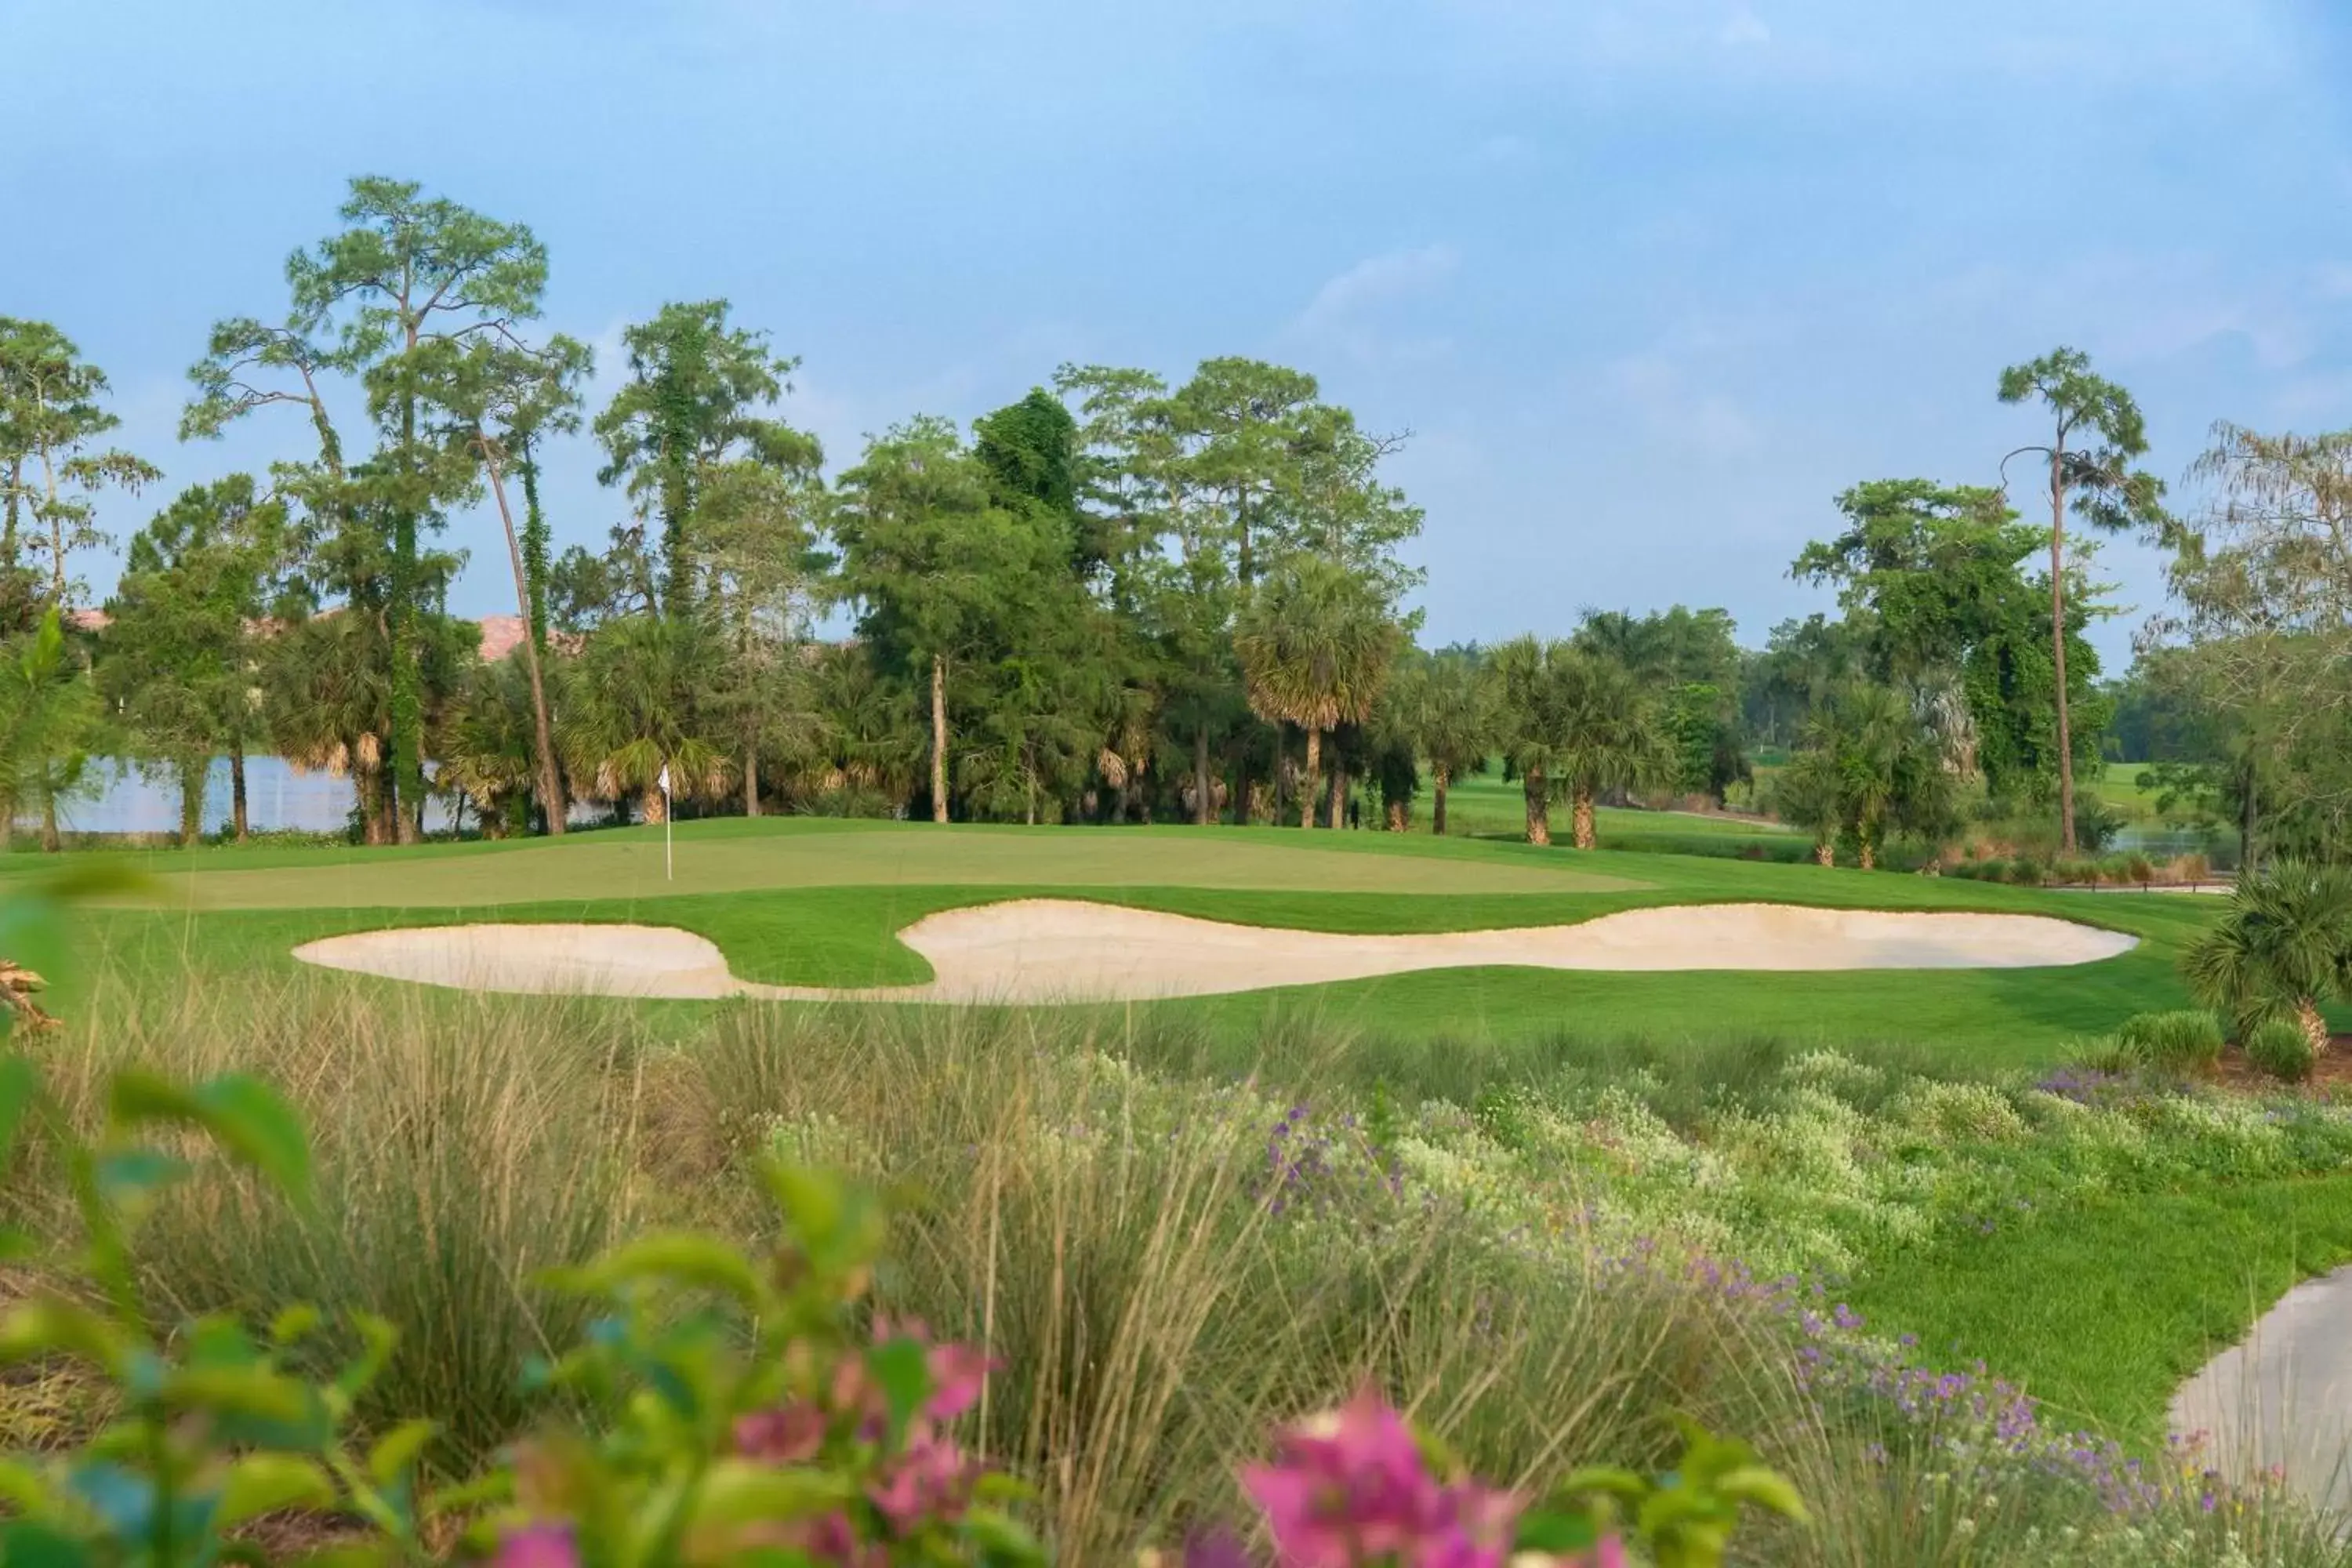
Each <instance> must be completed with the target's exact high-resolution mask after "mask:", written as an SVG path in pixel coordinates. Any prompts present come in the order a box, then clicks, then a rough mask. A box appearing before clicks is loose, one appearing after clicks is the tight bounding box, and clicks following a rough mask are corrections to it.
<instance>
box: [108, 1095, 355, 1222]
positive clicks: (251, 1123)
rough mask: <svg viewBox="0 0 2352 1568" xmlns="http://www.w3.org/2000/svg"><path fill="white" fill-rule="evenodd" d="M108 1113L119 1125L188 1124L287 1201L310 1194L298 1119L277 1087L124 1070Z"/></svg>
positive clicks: (306, 1154)
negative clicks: (191, 1082) (187, 1081)
mask: <svg viewBox="0 0 2352 1568" xmlns="http://www.w3.org/2000/svg"><path fill="white" fill-rule="evenodd" d="M111 1089H112V1092H111V1095H110V1107H109V1109H110V1112H111V1117H112V1120H113V1121H114V1123H115V1125H116V1126H118V1127H133V1126H138V1125H140V1124H142V1123H145V1122H151V1121H163V1122H173V1123H180V1124H184V1125H192V1126H195V1127H200V1128H202V1129H204V1131H206V1132H207V1133H209V1134H211V1135H212V1138H213V1141H214V1142H216V1143H218V1144H219V1145H220V1146H221V1148H222V1149H223V1151H225V1152H226V1153H227V1154H228V1155H229V1157H230V1158H232V1159H234V1160H236V1161H238V1162H240V1163H244V1164H247V1165H250V1166H251V1167H253V1169H255V1170H256V1171H257V1172H259V1173H261V1174H262V1175H263V1176H264V1177H266V1178H267V1179H268V1180H269V1181H270V1182H271V1183H273V1184H275V1185H276V1186H277V1187H278V1190H279V1191H281V1192H283V1193H285V1194H287V1195H289V1197H293V1198H296V1199H304V1198H307V1197H308V1196H309V1195H310V1140H309V1139H308V1138H307V1137H306V1136H305V1135H304V1134H303V1131H302V1121H301V1119H300V1118H299V1117H298V1116H296V1115H295V1114H294V1111H293V1109H292V1108H291V1107H290V1106H289V1105H288V1104H287V1103H286V1101H285V1100H283V1099H282V1098H280V1097H279V1095H278V1091H277V1090H276V1089H271V1088H270V1087H269V1086H268V1084H266V1083H263V1082H262V1081H261V1080H260V1079H257V1078H253V1077H250V1076H248V1075H247V1074H244V1073H225V1074H223V1075H222V1076H220V1077H219V1078H215V1079H206V1080H205V1081H204V1082H203V1083H200V1084H197V1085H195V1086H194V1088H188V1087H184V1086H183V1085H180V1084H176V1083H173V1082H172V1081H171V1080H170V1079H164V1078H161V1077H158V1076H157V1075H155V1074H153V1073H150V1072H143V1071H140V1070H138V1069H135V1068H127V1069H125V1070H123V1071H121V1072H120V1073H117V1074H116V1075H115V1077H114V1080H113V1083H112V1086H111Z"/></svg>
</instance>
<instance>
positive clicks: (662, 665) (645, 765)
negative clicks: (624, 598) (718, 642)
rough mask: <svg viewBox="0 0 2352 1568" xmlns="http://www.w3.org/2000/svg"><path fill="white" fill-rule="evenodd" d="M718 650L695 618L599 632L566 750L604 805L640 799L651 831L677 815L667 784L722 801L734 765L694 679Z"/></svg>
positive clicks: (565, 731)
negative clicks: (711, 726)
mask: <svg viewBox="0 0 2352 1568" xmlns="http://www.w3.org/2000/svg"><path fill="white" fill-rule="evenodd" d="M713 651H714V650H713V649H711V648H710V647H709V638H708V637H706V636H705V635H704V632H703V629H702V624H701V622H700V621H698V620H697V619H695V618H694V617H692V616H680V617H677V618H672V617H669V616H659V615H640V616H623V617H622V618H621V619H619V620H616V621H612V622H609V623H607V624H606V625H605V626H602V627H600V628H598V630H597V631H596V633H595V635H594V636H593V637H590V638H589V639H588V644H587V647H585V648H584V649H583V650H582V653H581V656H580V665H579V673H578V678H577V679H576V681H575V682H574V689H573V692H572V701H571V705H570V707H569V708H568V709H567V710H566V711H565V713H564V716H563V721H562V725H561V726H560V733H559V742H560V744H561V746H562V751H563V754H564V759H565V763H566V765H567V766H568V767H569V768H570V769H571V771H572V776H573V777H574V778H575V779H588V780H591V781H593V783H592V784H591V788H592V790H593V793H594V794H595V795H598V796H600V797H601V798H603V799H605V800H614V801H617V800H621V799H624V798H625V797H626V796H628V795H631V794H632V793H634V794H635V795H636V796H637V803H638V814H639V816H640V817H641V818H642V820H644V821H646V822H661V821H664V820H666V819H667V817H668V815H669V803H668V801H667V799H665V798H664V796H663V794H662V789H661V782H660V781H661V776H662V773H663V772H664V770H665V769H666V770H667V772H668V773H669V783H670V791H671V793H672V794H673V795H680V796H683V797H685V798H687V799H688V800H710V799H715V798H717V797H718V796H719V795H722V794H724V793H725V792H726V791H727V789H728V787H729V785H730V782H731V781H732V780H733V778H734V764H733V762H732V760H731V759H730V755H729V751H730V748H729V746H728V744H727V742H726V741H725V740H724V739H723V737H719V736H716V735H714V734H712V733H707V732H706V731H705V728H704V726H703V724H702V722H701V720H702V715H701V714H700V713H699V712H698V710H697V706H696V702H695V695H696V691H695V684H694V677H695V673H696V672H697V671H698V670H701V669H705V668H709V663H710V656H711V654H712V653H713Z"/></svg>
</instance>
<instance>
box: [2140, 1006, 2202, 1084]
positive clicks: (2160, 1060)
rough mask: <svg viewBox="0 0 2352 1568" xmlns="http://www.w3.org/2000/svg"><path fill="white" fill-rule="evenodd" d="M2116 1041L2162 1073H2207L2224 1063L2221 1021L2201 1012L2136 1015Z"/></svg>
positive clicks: (2187, 1011) (2194, 1009)
mask: <svg viewBox="0 0 2352 1568" xmlns="http://www.w3.org/2000/svg"><path fill="white" fill-rule="evenodd" d="M2116 1038H2117V1039H2118V1040H2120V1041H2121V1042H2122V1043H2123V1045H2124V1047H2126V1049H2127V1050H2129V1051H2130V1052H2131V1053H2132V1054H2133V1055H2134V1056H2135V1057H2137V1058H2138V1060H2140V1061H2141V1062H2143V1063H2145V1064H2146V1065H2147V1066H2148V1067H2152V1068H2157V1069H2158V1071H2161V1072H2175V1073H2190V1072H2205V1071H2209V1070H2210V1069H2211V1068H2212V1066H2213V1064H2214V1063H2215V1062H2218V1061H2220V1060H2221V1044H2222V1035H2221V1020H2220V1019H2219V1018H2216V1017H2215V1016H2213V1015H2212V1014H2210V1013H2208V1012H2206V1011H2205V1010H2203V1009H2202V1008H2198V1007H2184V1008H2181V1009H2179V1010H2178V1011H2176V1012H2170V1013H2135V1014H2133V1015H2132V1016H2130V1017H2128V1018H2126V1019H2125V1020H2124V1021H2123V1024H2122V1026H2121V1027H2119V1028H2117V1029H2116Z"/></svg>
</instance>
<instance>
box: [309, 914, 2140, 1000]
mask: <svg viewBox="0 0 2352 1568" xmlns="http://www.w3.org/2000/svg"><path fill="white" fill-rule="evenodd" d="M898 935H899V939H900V940H901V941H903V942H905V943H906V944H907V945H908V947H910V948H912V949H914V950H915V952H919V953H920V954H921V955H922V956H923V958H924V959H925V960H927V961H928V962H929V964H930V966H931V973H932V975H933V978H932V979H931V980H930V981H929V983H928V984H920V985H896V986H877V987H867V988H863V989H850V990H828V989H824V988H819V987H811V986H792V985H761V984H753V983H751V982H748V981H740V980H737V979H736V978H734V976H733V975H731V974H730V973H729V972H728V968H727V960H726V958H725V956H724V955H723V954H721V953H720V952H719V949H718V948H717V947H715V946H713V945H712V944H711V943H710V942H708V941H706V940H705V939H703V938H701V937H698V936H696V935H694V934H692V933H691V932H688V931H676V930H671V929H668V928H665V927H656V926H630V925H467V926H434V927H425V928H422V929H415V930H406V931H362V932H358V933H355V934H353V935H350V936H336V937H328V938H325V939H324V940H322V941H319V942H308V943H306V944H304V945H303V946H301V947H298V948H296V949H295V950H294V956H295V957H297V958H299V959H300V960H302V961H303V962H304V963H316V964H320V965H323V966H325V967H327V968H330V969H345V970H352V971H355V972H357V973H363V974H380V975H385V976H389V977H390V978H393V979H395V980H413V981H417V982H420V983H422V984H428V985H447V986H456V987H458V988H460V989H465V990H472V991H505V992H520V993H524V994H540V995H543V994H591V995H604V996H669V997H687V998H708V997H718V996H758V997H769V998H776V999H782V1000H790V1001H891V1002H1007V1003H1026V1002H1126V1001H1142V1000H1147V999H1150V998H1155V997H1166V996H1207V995H1215V994H1223V993H1226V992H1234V991H1256V990H1262V989H1264V988H1265V987H1268V986H1275V985H1316V984H1326V983H1328V982H1331V981H1336V980H1362V979H1367V978H1370V977H1371V976H1373V975H1380V974H1400V973H1405V972H1407V971H1410V970H1416V969H1458V968H1466V967H1471V966H1475V965H1517V966H1520V967H1528V968H1537V969H1584V970H1650V971H1658V970H1693V969H1716V970H1739V969H1750V970H1766V969H1769V970H1839V969H2024V968H2032V967H2037V966H2042V965H2055V964H2074V963H2096V962H2097V961H2099V960H2100V959H2104V958H2113V957H2115V956H2116V954H2117V953H2121V952H2127V951H2129V950H2130V949H2131V948H2132V947H2133V946H2134V945H2135V944H2136V942H2137V938H2134V937H2130V936H2126V935H2124V934H2123V933H2121V932H2119V931H2100V930H2098V929H2096V928H2095V927H2092V926H2086V925H2078V924H2076V923H2074V921H2062V920H2052V919H2048V918H2046V917H2043V916H2040V915H1982V914H1958V913H1919V914H1890V913H1885V912H1882V911H1878V910H1815V909H1800V908H1796V907H1793V906H1790V905H1783V904H1703V905H1692V906H1681V907H1675V908H1667V909H1649V910H1625V911H1623V912H1622V913H1619V914H1613V915H1603V916H1601V918H1600V919H1598V920H1591V921H1583V922H1581V923H1580V924H1576V925H1561V926H1535V927H1525V928H1520V929H1517V930H1510V931H1440V932H1431V933H1426V934H1416V935H1409V936H1353V935H1346V934H1341V933H1338V932H1331V931H1285V930H1277V929H1273V928H1266V927H1259V926H1240V925H1226V924H1223V923H1222V922H1219V921H1202V920H1193V919H1192V918H1190V917H1187V916H1183V915H1171V914H1161V913H1160V912H1158V911H1156V910H1131V909H1124V908H1120V907H1118V906H1116V905H1110V904H1096V903H1086V902H1082V901H1078V900H1062V899H1024V900H1014V901H1012V902H1008V903H999V904H982V905H978V906H975V907H973V908H971V909H961V910H943V911H941V912H940V913H938V914H935V915H927V916H925V917H924V918H923V919H921V920H919V921H916V922H915V923H914V924H913V925H910V926H908V928H907V929H906V930H904V931H900V932H899V933H898Z"/></svg>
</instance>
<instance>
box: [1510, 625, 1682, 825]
mask: <svg viewBox="0 0 2352 1568" xmlns="http://www.w3.org/2000/svg"><path fill="white" fill-rule="evenodd" d="M1495 662H1496V669H1497V673H1498V676H1499V679H1500V682H1501V689H1502V711H1503V728H1504V734H1505V744H1506V748H1507V752H1508V754H1509V757H1510V760H1511V762H1512V764H1513V766H1515V767H1516V768H1517V770H1518V773H1519V776H1520V778H1521V779H1522V780H1523V781H1525V787H1526V791H1527V797H1528V843H1530V844H1549V843H1550V842H1551V814H1550V802H1551V801H1552V800H1554V799H1565V800H1567V801H1568V802H1569V803H1570V808H1571V811H1572V813H1573V829H1572V830H1573V834H1574V842H1575V845H1576V847H1578V848H1579V849H1591V848H1592V847H1595V846H1596V845H1597V844H1598V843H1599V837H1598V835H1597V834H1596V833H1595V831H1594V825H1593V802H1594V799H1595V797H1596V796H1597V795H1599V794H1600V793H1601V791H1603V790H1612V789H1627V790H1630V789H1640V788H1643V787H1644V786H1646V785H1650V784H1663V783H1665V782H1666V781H1668V780H1669V779H1671V778H1673V777H1674V774H1675V768H1676V765H1677V758H1676V756H1675V744H1674V737H1673V735H1672V734H1670V733H1669V732H1668V731H1667V729H1666V726H1665V724H1664V720H1663V718H1662V717H1661V715H1660V712H1659V709H1658V704H1657V701H1656V699H1655V696H1654V693H1653V692H1652V691H1651V690H1650V689H1648V688H1646V687H1644V686H1643V684H1642V682H1641V681H1640V679H1637V678H1636V677H1635V676H1634V674H1633V671H1631V670H1629V669H1627V668H1625V667H1624V666H1623V665H1622V664H1621V663H1619V662H1618V661H1617V660H1616V659H1614V658H1608V657H1606V656H1604V655H1601V654H1594V653H1589V652H1586V651H1584V650H1583V649H1580V648H1578V647H1573V646H1572V645H1570V644H1569V643H1565V642H1556V643H1552V644H1550V645H1549V646H1548V647H1546V646H1538V644H1537V642H1536V640H1535V639H1534V638H1533V637H1522V638H1520V639H1519V640H1518V641H1517V642H1515V643H1508V644H1506V645H1505V646H1504V647H1502V648H1501V649H1499V650H1497V652H1496V656H1495Z"/></svg>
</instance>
